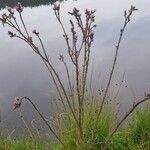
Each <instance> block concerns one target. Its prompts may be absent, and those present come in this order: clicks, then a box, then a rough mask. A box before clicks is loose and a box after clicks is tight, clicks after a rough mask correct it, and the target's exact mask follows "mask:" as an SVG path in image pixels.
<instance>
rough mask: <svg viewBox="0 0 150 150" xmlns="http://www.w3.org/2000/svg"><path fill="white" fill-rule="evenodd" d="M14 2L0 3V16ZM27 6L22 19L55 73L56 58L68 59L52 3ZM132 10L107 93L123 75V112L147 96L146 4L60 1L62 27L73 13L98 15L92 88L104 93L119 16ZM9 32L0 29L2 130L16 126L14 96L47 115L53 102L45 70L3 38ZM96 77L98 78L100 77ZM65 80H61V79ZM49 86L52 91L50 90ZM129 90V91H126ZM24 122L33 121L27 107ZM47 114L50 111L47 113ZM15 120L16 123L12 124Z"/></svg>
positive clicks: (149, 32) (142, 0) (149, 22)
mask: <svg viewBox="0 0 150 150" xmlns="http://www.w3.org/2000/svg"><path fill="white" fill-rule="evenodd" d="M16 2H17V1H16V0H10V1H8V0H3V1H2V2H0V8H1V11H0V14H3V13H4V12H5V11H6V10H5V9H3V8H4V7H5V5H9V6H13V5H15V3H16ZM22 2H23V4H24V5H25V6H26V7H25V8H24V12H23V17H24V20H25V22H26V25H27V27H28V29H29V31H31V32H32V30H33V29H37V30H38V31H39V32H40V34H41V37H42V38H43V41H44V44H45V46H46V48H47V50H48V53H49V56H50V57H51V60H52V62H53V64H54V65H55V66H56V68H57V69H58V71H59V72H61V71H62V66H61V65H60V62H59V61H58V55H59V54H60V53H64V54H65V53H66V47H65V43H64V40H63V39H62V31H61V28H60V26H59V24H58V22H57V20H56V18H55V16H54V12H53V10H52V6H51V4H49V3H52V2H53V1H50V0H42V1H38V2H37V1H29V2H28V1H27V0H22ZM131 5H135V6H136V7H137V8H138V9H139V11H137V12H136V13H135V14H134V15H133V17H132V21H131V23H130V24H129V25H128V27H127V30H126V32H125V35H124V38H123V41H122V44H121V47H120V52H119V59H118V62H117V67H116V70H115V75H114V79H113V82H112V85H111V89H115V88H116V89H117V87H116V84H119V83H120V81H121V80H122V76H123V75H124V77H125V78H124V81H125V82H124V84H123V85H122V87H121V92H120V95H119V97H120V98H121V103H122V109H123V108H124V107H125V105H126V106H128V104H129V102H131V101H132V100H134V99H135V98H136V99H137V100H139V99H141V98H142V97H143V95H144V91H147V92H149V91H150V42H149V39H150V28H149V27H150V9H149V6H150V1H147V0H126V1H124V0H119V1H118V0H94V1H93V0H78V1H72V0H68V1H64V2H63V3H62V6H61V11H62V16H63V22H64V24H65V26H66V28H68V27H69V21H68V17H69V15H68V13H67V12H68V11H71V10H72V8H73V7H77V8H79V9H80V10H81V12H84V10H85V9H86V8H89V9H96V24H97V27H96V31H95V33H96V36H95V41H94V45H93V47H92V62H93V64H94V69H93V70H94V80H93V84H94V82H95V83H97V85H96V86H97V88H105V85H106V82H107V79H108V75H109V74H108V73H109V72H110V68H111V65H112V61H113V56H114V52H115V45H116V42H117V40H118V36H119V30H120V28H121V26H122V24H123V11H124V10H125V9H129V8H130V6H131ZM8 30H10V29H9V28H8V27H5V28H3V26H2V25H0V115H1V116H2V120H3V121H4V122H6V125H9V126H10V125H11V126H13V127H14V128H15V126H17V124H18V122H19V120H17V117H18V113H17V112H14V111H12V102H13V99H14V97H15V96H28V97H32V98H33V99H35V100H36V103H37V104H39V105H40V108H41V110H43V112H44V114H45V115H49V114H48V113H47V112H52V111H53V109H52V108H53V106H52V103H51V102H52V101H53V100H54V98H55V95H56V92H55V90H54V88H53V85H52V83H51V82H49V77H48V75H47V72H46V69H45V67H44V66H43V64H42V62H41V61H40V59H39V58H38V57H37V56H36V55H35V54H34V53H33V52H32V51H31V50H30V48H29V47H28V46H27V45H26V44H25V43H23V42H20V41H18V40H15V39H10V38H9V37H8V35H7V31H8ZM99 74H100V76H99ZM63 78H65V77H64V75H63ZM49 85H50V86H49ZM126 86H127V87H126ZM24 107H25V109H24V112H23V113H24V115H25V117H26V119H30V118H32V117H33V115H34V114H33V113H32V111H31V106H30V105H28V104H24ZM48 110H50V111H48ZM16 120H17V121H16Z"/></svg>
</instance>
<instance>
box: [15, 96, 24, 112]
mask: <svg viewBox="0 0 150 150" xmlns="http://www.w3.org/2000/svg"><path fill="white" fill-rule="evenodd" d="M21 103H22V100H21V99H20V98H19V97H16V98H15V100H14V103H13V106H14V108H13V109H14V110H15V109H18V108H20V107H21Z"/></svg>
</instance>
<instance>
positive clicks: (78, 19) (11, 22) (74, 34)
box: [0, 3, 149, 149]
mask: <svg viewBox="0 0 150 150" xmlns="http://www.w3.org/2000/svg"><path fill="white" fill-rule="evenodd" d="M136 10H137V9H136V8H135V7H134V6H131V8H130V10H129V11H124V25H123V27H122V28H121V30H120V36H119V40H118V42H117V45H116V51H115V57H114V61H113V64H112V68H111V72H110V75H109V79H108V83H107V85H106V89H105V90H104V96H103V98H102V101H101V105H100V106H99V109H98V112H97V114H96V115H97V119H96V121H95V122H94V123H93V126H94V125H96V124H97V123H98V122H99V119H100V117H101V113H102V110H103V109H104V103H105V101H106V97H107V95H108V91H109V88H110V84H111V81H112V77H113V74H114V70H115V66H116V62H117V58H118V52H119V48H120V44H121V40H122V37H123V34H124V32H125V29H126V26H127V25H128V23H129V22H130V20H131V16H132V14H133V12H134V11H136ZM7 11H8V14H6V13H4V14H3V15H2V16H1V18H0V21H1V23H2V24H3V26H5V25H8V26H9V27H11V28H12V29H13V31H8V35H9V36H10V37H11V38H18V39H20V40H22V41H24V42H25V43H26V44H28V45H29V46H30V48H31V50H32V51H34V52H35V53H36V54H37V56H39V57H40V58H41V60H42V62H43V63H44V65H45V67H46V68H47V70H48V73H49V75H50V77H51V79H52V81H53V83H54V85H55V88H56V90H57V93H58V96H59V99H60V100H61V102H62V107H63V108H64V110H65V111H66V112H67V113H68V114H71V118H73V121H74V122H75V125H76V128H77V131H78V133H79V137H80V140H82V139H83V138H84V121H85V111H86V110H85V107H86V94H87V93H86V87H87V77H88V74H89V73H88V72H89V64H90V56H91V51H92V50H91V48H92V44H93V42H94V28H95V27H96V24H95V12H96V10H88V9H86V10H85V19H83V16H82V15H81V14H80V11H79V10H78V9H77V8H73V11H72V12H68V13H69V14H70V15H71V17H73V19H70V20H69V21H68V23H69V24H70V26H71V28H70V32H69V33H67V30H66V28H65V26H64V23H63V21H62V16H61V7H60V4H54V7H53V11H54V13H55V16H56V19H57V21H58V23H59V24H60V27H61V28H62V32H63V38H64V40H65V43H66V47H67V55H68V56H69V59H70V62H71V64H72V66H73V69H74V75H75V79H74V80H71V75H70V72H71V71H70V68H69V67H68V62H67V61H66V59H65V57H64V55H63V54H60V56H59V60H60V61H61V62H62V63H63V65H64V67H65V70H66V76H67V83H68V87H69V91H68V89H67V88H66V87H65V84H64V82H63V80H62V79H61V77H60V74H59V73H58V71H57V69H56V67H55V66H54V65H53V64H52V63H51V58H50V56H49V55H48V53H47V50H46V48H45V46H44V42H43V40H42V38H41V36H40V33H39V32H38V30H36V29H33V31H32V34H30V32H29V31H28V29H27V27H26V23H25V21H24V19H23V11H24V7H23V6H22V5H21V3H18V4H17V5H16V7H15V8H10V7H7ZM16 13H17V14H19V19H16ZM73 20H75V21H73ZM19 22H21V24H19ZM33 36H35V37H36V38H37V39H38V42H39V43H40V45H41V48H39V47H37V44H36V43H35V42H34V40H33V38H32V37H33ZM23 100H28V101H29V102H30V103H31V104H32V106H33V107H34V109H35V110H36V111H37V112H38V114H39V115H40V117H41V118H42V120H43V121H44V123H45V124H46V125H47V127H48V128H49V129H50V131H51V132H52V133H53V134H54V135H55V137H56V138H57V139H58V141H59V142H60V143H61V144H62V145H63V147H64V148H65V149H66V145H65V144H64V143H63V142H62V139H61V138H60V137H59V136H58V135H57V133H56V132H55V131H54V129H53V128H52V127H51V125H50V124H49V123H48V121H47V120H46V119H45V118H44V116H43V115H42V113H41V112H40V111H39V109H38V108H37V107H36V106H35V104H34V103H33V102H32V101H31V99H30V98H28V97H22V98H18V99H16V100H15V103H14V109H17V108H20V107H21V104H22V101H23ZM146 100H149V98H148V97H146V98H145V99H143V100H141V101H140V102H138V103H137V104H135V105H134V107H133V108H132V109H131V110H130V111H129V113H127V115H125V116H124V117H123V119H122V120H121V121H120V122H119V123H118V125H117V126H116V128H115V129H114V130H113V132H112V133H111V134H110V136H109V138H108V140H107V142H108V141H109V140H110V139H111V137H112V136H113V135H114V133H115V132H116V131H117V130H118V128H119V127H120V125H121V124H122V123H123V122H124V121H125V120H126V118H127V117H128V116H129V115H130V114H131V113H132V112H133V110H134V109H135V108H136V107H137V106H138V105H139V104H141V103H143V102H145V101H146Z"/></svg>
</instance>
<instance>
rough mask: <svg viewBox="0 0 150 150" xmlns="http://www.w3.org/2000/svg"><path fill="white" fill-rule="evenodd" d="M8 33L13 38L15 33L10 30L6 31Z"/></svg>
mask: <svg viewBox="0 0 150 150" xmlns="http://www.w3.org/2000/svg"><path fill="white" fill-rule="evenodd" d="M8 35H9V36H10V37H11V38H13V37H15V36H16V34H14V33H13V32H11V31H8Z"/></svg>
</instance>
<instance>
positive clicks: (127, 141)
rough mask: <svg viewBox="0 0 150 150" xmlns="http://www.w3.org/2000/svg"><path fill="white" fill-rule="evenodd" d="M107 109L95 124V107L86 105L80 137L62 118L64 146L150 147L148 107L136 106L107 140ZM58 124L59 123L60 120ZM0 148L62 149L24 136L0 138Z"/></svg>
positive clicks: (76, 149) (97, 149)
mask: <svg viewBox="0 0 150 150" xmlns="http://www.w3.org/2000/svg"><path fill="white" fill-rule="evenodd" d="M110 110H111V109H105V111H104V112H103V114H102V116H101V119H100V121H99V122H98V123H97V125H96V126H95V125H94V123H95V121H96V114H97V112H96V109H95V108H94V107H93V106H90V105H89V106H87V110H86V113H85V119H84V120H85V122H84V137H83V138H82V139H80V138H79V137H80V136H79V135H78V132H77V131H78V130H77V127H76V126H75V124H74V123H73V122H72V121H71V120H70V121H69V119H68V121H66V120H65V121H66V122H65V124H66V126H67V127H66V129H65V131H64V132H63V133H60V135H59V136H60V138H61V139H62V141H63V142H64V144H65V145H66V146H67V148H68V150H103V149H107V150H150V110H149V109H148V108H144V109H143V108H142V109H139V110H137V111H136V112H135V113H134V114H133V115H132V117H131V118H130V120H128V122H126V125H125V126H123V127H122V128H120V129H119V131H118V132H116V133H115V134H114V136H113V137H112V139H111V141H110V142H109V143H107V145H106V144H105V141H106V139H107V138H108V136H109V135H110V133H111V132H112V128H113V127H114V125H115V122H116V120H115V119H114V116H113V113H112V112H111V111H110ZM60 125H61V124H60ZM0 150H64V149H63V147H62V146H61V144H59V143H58V144H53V146H52V144H50V142H49V143H48V142H46V141H44V140H43V141H41V140H40V141H38V140H35V139H31V138H26V139H16V140H13V139H10V138H1V139H0Z"/></svg>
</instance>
